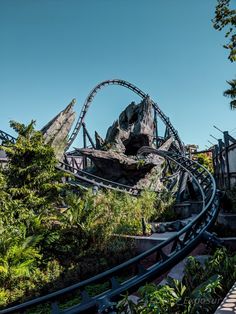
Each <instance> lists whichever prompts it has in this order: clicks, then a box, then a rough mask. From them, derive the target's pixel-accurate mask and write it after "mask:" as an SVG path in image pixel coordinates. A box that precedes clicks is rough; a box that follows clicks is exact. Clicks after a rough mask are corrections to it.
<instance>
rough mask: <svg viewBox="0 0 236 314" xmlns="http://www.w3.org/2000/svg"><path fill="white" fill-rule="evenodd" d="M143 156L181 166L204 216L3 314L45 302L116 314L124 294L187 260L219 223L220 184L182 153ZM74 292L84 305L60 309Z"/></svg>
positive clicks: (54, 308)
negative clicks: (93, 289) (98, 289)
mask: <svg viewBox="0 0 236 314" xmlns="http://www.w3.org/2000/svg"><path fill="white" fill-rule="evenodd" d="M139 153H140V154H148V153H154V154H158V155H159V156H161V157H164V158H166V159H167V160H169V161H172V162H174V163H175V164H177V165H179V167H180V168H181V169H182V170H183V171H186V172H188V173H189V175H190V177H191V178H192V179H193V180H194V181H195V183H196V185H197V187H198V189H199V191H200V195H201V198H202V211H201V213H200V214H199V215H198V216H197V217H195V218H194V219H193V220H192V221H191V222H190V223H188V224H187V225H186V226H185V227H184V228H183V229H182V230H180V231H179V232H177V233H176V234H175V235H173V236H172V237H170V238H169V239H167V240H165V241H163V242H161V243H160V244H158V245H156V246H154V247H152V248H151V249H149V250H147V251H145V252H144V253H142V254H140V255H138V256H136V257H134V258H132V259H130V260H128V261H126V262H125V263H122V264H120V265H118V266H116V267H114V268H111V269H110V270H107V271H105V272H103V273H100V274H98V275H96V276H94V277H92V278H89V279H87V280H84V281H82V282H79V283H77V284H74V285H72V286H69V287H67V288H64V289H61V290H58V291H56V292H53V293H50V294H47V295H45V296H41V297H39V298H36V299H33V300H31V301H27V302H25V303H22V304H19V305H16V306H13V307H11V308H8V309H4V310H2V311H0V314H7V313H14V312H23V311H26V310H27V309H29V308H32V307H33V306H36V305H39V304H45V303H47V304H51V313H53V314H56V313H57V314H59V313H60V314H62V313H63V314H75V313H97V312H98V313H103V312H104V311H106V312H109V311H112V313H115V309H114V307H115V303H114V302H115V301H117V299H119V297H120V295H121V294H123V293H125V292H127V291H128V292H129V293H132V292H134V291H136V290H137V288H138V287H140V286H141V285H143V284H145V283H146V282H150V281H151V280H153V279H155V278H157V277H158V276H160V275H161V274H163V273H165V272H166V271H167V270H169V269H170V268H171V267H173V266H174V265H175V264H177V263H178V262H180V261H181V260H182V259H183V258H184V257H186V256H187V255H188V254H189V253H190V252H191V251H192V250H193V249H194V248H195V247H196V246H197V244H198V243H200V242H201V241H202V240H203V239H204V238H205V236H206V234H207V230H208V228H209V227H210V226H211V225H212V223H213V222H214V221H215V218H216V216H217V213H218V208H219V206H218V203H219V200H218V195H217V192H216V185H215V181H214V178H213V177H212V175H211V174H210V173H209V172H208V170H206V169H205V168H204V167H203V166H202V165H200V164H198V163H197V162H195V161H192V160H190V159H188V158H187V157H184V156H183V155H181V154H177V153H174V152H166V151H160V150H156V149H153V148H150V147H144V148H141V150H140V151H139ZM154 255H155V256H156V261H155V262H153V264H152V265H151V266H149V267H145V266H144V265H145V264H144V262H145V259H147V258H148V257H150V256H154ZM125 271H128V272H129V273H130V274H131V277H130V278H129V279H128V280H125V281H123V282H120V281H118V280H117V276H119V275H121V274H124V273H125ZM104 282H107V283H108V284H109V288H107V290H106V291H105V292H103V293H101V294H99V295H95V296H92V297H91V296H89V295H88V293H87V291H86V288H87V287H88V286H90V285H92V284H99V283H104ZM74 292H77V293H78V294H79V295H80V296H81V303H79V304H76V305H74V306H71V307H69V308H66V309H65V308H64V309H61V308H59V304H60V302H61V301H62V299H64V300H65V297H66V296H68V295H70V294H71V293H74Z"/></svg>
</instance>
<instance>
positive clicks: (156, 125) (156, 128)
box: [154, 109, 159, 148]
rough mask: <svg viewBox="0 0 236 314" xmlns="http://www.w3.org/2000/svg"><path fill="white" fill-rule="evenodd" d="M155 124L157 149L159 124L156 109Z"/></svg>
mask: <svg viewBox="0 0 236 314" xmlns="http://www.w3.org/2000/svg"><path fill="white" fill-rule="evenodd" d="M154 124H155V137H156V148H158V146H159V145H158V144H159V143H158V124H157V112H156V110H155V109H154Z"/></svg>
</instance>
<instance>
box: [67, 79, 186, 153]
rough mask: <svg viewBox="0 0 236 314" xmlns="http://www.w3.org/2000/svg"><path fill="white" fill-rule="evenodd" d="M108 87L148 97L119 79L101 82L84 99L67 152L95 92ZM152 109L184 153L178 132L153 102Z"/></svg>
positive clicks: (135, 87)
mask: <svg viewBox="0 0 236 314" xmlns="http://www.w3.org/2000/svg"><path fill="white" fill-rule="evenodd" d="M108 85H119V86H123V87H125V88H128V89H130V90H131V91H132V92H134V93H136V94H137V95H139V96H140V97H141V98H142V99H144V98H146V97H147V96H148V94H146V93H144V92H143V91H142V90H141V89H140V88H138V87H137V86H135V85H133V84H131V83H129V82H127V81H124V80H120V79H113V80H106V81H103V82H101V83H99V84H98V85H96V86H95V87H94V88H93V89H92V90H91V92H90V93H89V95H88V97H87V98H86V100H85V102H84V104H83V107H82V109H81V112H80V115H79V118H78V120H77V122H76V125H75V128H74V130H73V132H72V134H71V135H70V137H69V140H68V145H67V147H66V150H68V149H69V148H70V146H71V145H72V143H73V142H74V140H75V139H76V137H77V135H78V133H79V131H80V129H81V127H82V125H83V123H84V119H85V116H86V114H87V112H88V109H89V107H90V105H91V103H92V101H93V99H94V97H95V96H96V94H97V92H98V91H99V90H100V89H101V88H103V87H105V86H108ZM152 104H153V108H154V110H156V112H157V114H158V115H159V117H160V118H161V119H162V121H163V122H164V124H165V125H166V126H167V127H168V129H169V131H170V134H171V135H173V136H174V138H175V140H176V141H177V142H178V144H179V149H180V151H181V152H184V146H183V143H182V141H181V140H180V137H179V135H178V131H177V130H176V129H175V128H174V127H173V125H172V123H171V122H170V120H169V118H168V117H167V116H166V115H165V114H164V112H163V111H162V110H161V109H160V108H159V106H158V104H157V103H155V102H153V101H152Z"/></svg>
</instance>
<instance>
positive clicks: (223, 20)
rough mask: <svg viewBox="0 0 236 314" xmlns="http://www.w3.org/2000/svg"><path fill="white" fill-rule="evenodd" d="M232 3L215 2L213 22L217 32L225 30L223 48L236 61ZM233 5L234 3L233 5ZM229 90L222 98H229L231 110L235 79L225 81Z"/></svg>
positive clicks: (235, 19) (235, 105)
mask: <svg viewBox="0 0 236 314" xmlns="http://www.w3.org/2000/svg"><path fill="white" fill-rule="evenodd" d="M232 5H233V1H231V0H217V5H216V9H215V17H214V20H213V23H214V24H213V25H214V28H215V29H216V30H218V31H221V30H223V29H225V30H226V33H225V37H226V38H227V39H228V42H227V43H226V44H225V45H224V46H223V47H224V48H225V49H227V50H228V51H229V55H228V59H229V60H230V61H231V62H235V61H236V8H235V7H234V8H232V7H231V6H232ZM234 5H235V3H234ZM227 83H228V84H229V86H230V88H229V89H227V90H226V91H225V92H224V96H226V97H229V98H231V101H230V107H231V109H235V108H236V79H232V80H230V81H227Z"/></svg>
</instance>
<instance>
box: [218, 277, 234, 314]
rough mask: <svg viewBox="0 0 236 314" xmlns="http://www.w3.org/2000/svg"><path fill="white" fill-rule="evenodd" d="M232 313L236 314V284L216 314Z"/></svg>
mask: <svg viewBox="0 0 236 314" xmlns="http://www.w3.org/2000/svg"><path fill="white" fill-rule="evenodd" d="M230 313H231V314H233V313H236V282H235V284H234V285H233V287H232V288H231V289H230V291H229V293H228V294H227V295H226V297H225V298H224V300H223V301H222V303H221V305H220V306H219V307H218V309H217V310H216V312H215V314H230Z"/></svg>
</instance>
